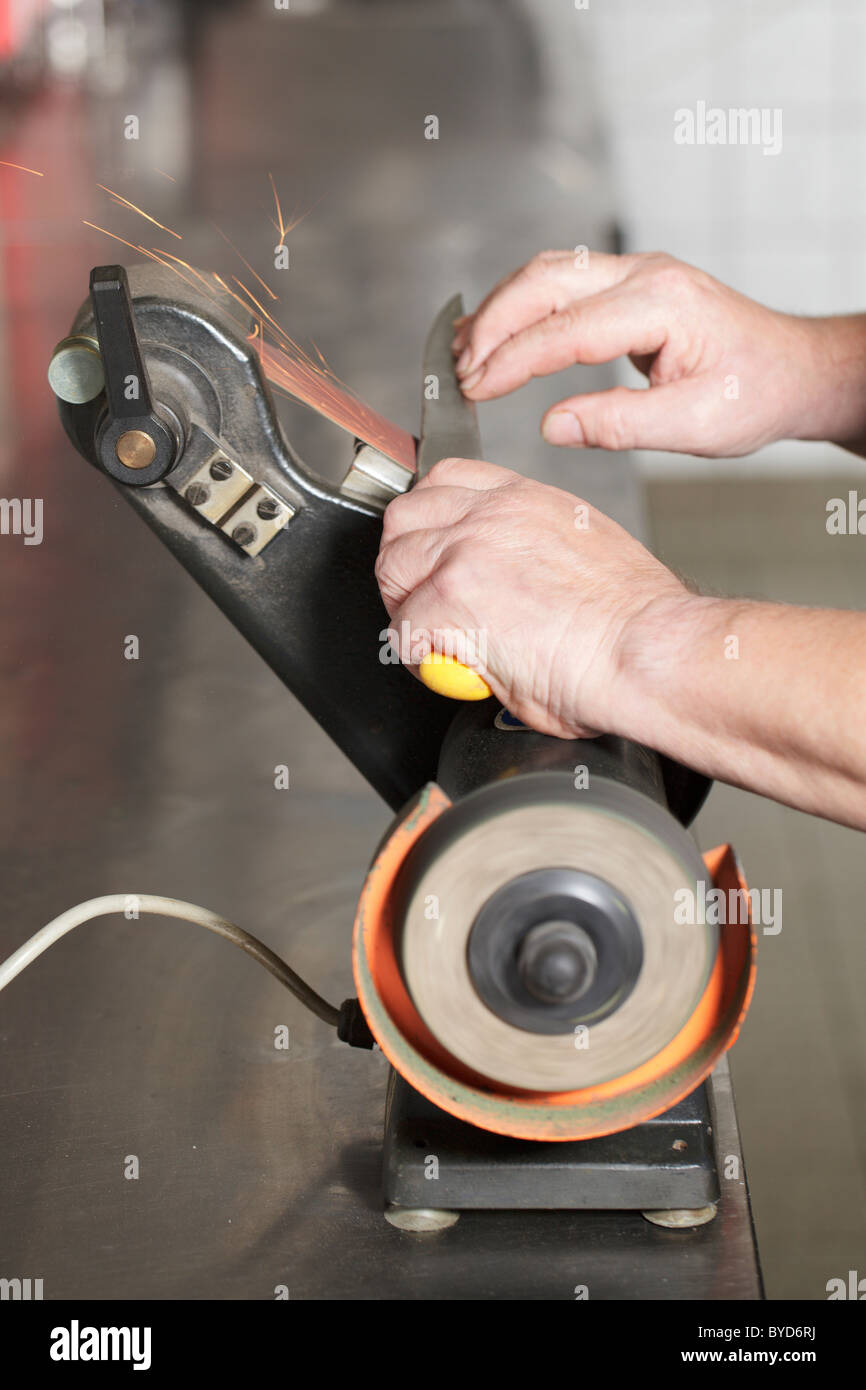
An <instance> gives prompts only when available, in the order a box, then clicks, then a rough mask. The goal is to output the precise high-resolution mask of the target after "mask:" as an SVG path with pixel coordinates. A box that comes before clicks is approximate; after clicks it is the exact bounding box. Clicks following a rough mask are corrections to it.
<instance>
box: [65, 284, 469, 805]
mask: <svg viewBox="0 0 866 1390" xmlns="http://www.w3.org/2000/svg"><path fill="white" fill-rule="evenodd" d="M239 313H240V311H239V309H238V307H237V303H236V301H235V300H234V299H233V298H232V297H231V296H230V295H229V294H227V293H224V292H221V291H219V290H218V289H217V288H216V287H214V289H213V291H212V292H211V291H210V290H208V292H207V293H205V292H204V291H202V293H201V294H199V293H198V292H197V291H196V290H194V289H192V288H190V287H188V286H187V284H186V283H185V282H184V281H183V280H181V279H180V278H179V277H178V276H177V275H176V274H174V273H172V272H170V271H169V270H167V269H164V268H162V267H161V266H156V265H143V266H134V267H132V268H131V269H130V270H129V272H128V278H127V272H126V271H124V270H123V268H122V267H120V266H103V267H98V268H97V269H95V270H94V271H93V273H92V275H91V295H90V298H89V299H88V300H87V301H86V302H85V303H84V304H83V306H82V308H81V310H80V312H79V314H78V315H77V317H76V319H75V322H74V324H73V327H72V330H71V335H70V337H68V338H66V339H64V341H63V342H62V343H61V344H60V345H59V346H58V348H57V350H56V352H55V355H54V358H53V360H52V366H51V370H50V373H49V377H50V380H51V384H52V386H53V387H54V389H55V392H56V394H57V395H58V400H59V407H60V415H61V419H62V422H63V425H64V428H65V430H66V432H67V434H68V436H69V438H70V439H71V441H72V443H73V444H74V445H75V447H76V449H77V450H78V452H79V453H81V454H82V455H83V456H84V458H86V459H87V460H88V461H89V462H90V463H92V464H93V465H94V466H95V467H97V468H98V469H99V470H100V471H102V472H104V473H106V474H107V475H108V476H109V477H110V478H111V479H112V481H113V482H114V483H115V484H116V486H117V487H118V488H119V489H120V490H121V492H122V493H123V494H124V496H125V497H126V500H127V501H128V502H129V503H130V505H131V506H133V507H134V508H135V510H136V511H137V512H139V513H140V515H141V516H142V517H143V518H144V520H145V521H146V522H147V524H148V525H149V526H150V527H151V529H152V530H153V531H155V532H156V534H157V535H158V536H159V538H160V539H161V540H162V541H163V542H164V543H165V545H166V546H167V547H168V549H169V550H171V551H172V552H173V554H174V555H175V556H176V557H177V559H178V560H179V561H180V562H181V564H182V565H183V566H184V568H185V569H187V570H188V571H189V572H190V574H191V575H192V576H193V577H194V578H195V579H196V580H197V582H198V583H199V584H200V585H201V587H202V588H203V589H204V590H205V591H206V592H207V593H208V594H209V595H210V597H211V598H212V599H213V600H214V602H215V603H216V604H217V605H218V606H219V607H220V608H221V609H222V611H223V612H224V613H225V614H226V616H227V617H228V618H229V620H230V621H231V622H232V623H233V625H234V626H235V627H236V628H238V629H239V631H240V632H241V633H242V634H243V635H244V637H246V638H247V640H248V641H249V642H250V643H251V645H252V646H253V647H254V648H255V650H256V651H257V652H258V653H259V654H260V655H261V656H262V657H263V658H264V660H265V661H266V662H267V663H268V665H269V666H270V667H271V668H272V670H273V671H274V672H275V673H276V674H277V676H279V678H280V680H281V681H283V683H284V684H285V685H286V686H287V687H288V688H289V690H291V691H292V693H293V694H294V695H295V696H296V697H297V698H298V699H299V700H300V701H301V703H302V704H303V705H304V706H305V708H306V709H307V710H308V711H309V712H310V714H312V715H313V717H314V718H315V719H316V720H317V721H318V723H319V724H320V725H321V726H322V728H323V729H324V730H325V732H326V733H327V734H328V735H329V736H330V737H331V738H332V739H333V740H334V742H335V743H336V744H337V745H338V746H339V747H340V748H341V749H342V750H343V752H344V753H345V754H346V755H347V757H349V758H350V759H351V761H352V762H353V763H354V764H355V766H356V767H357V768H358V769H359V771H360V772H362V773H363V775H364V776H365V777H366V778H367V780H368V781H369V782H370V783H371V784H372V786H373V787H374V788H375V789H376V791H377V792H378V793H379V794H380V795H381V796H382V797H383V798H384V800H385V801H386V802H387V803H388V804H389V805H390V806H391V807H392V808H393V809H395V810H397V809H399V808H400V807H401V806H403V805H404V804H405V802H406V801H407V800H408V799H409V797H410V796H412V795H413V794H414V793H415V792H416V791H417V790H418V788H419V787H421V786H423V785H424V784H425V783H426V782H428V781H432V780H433V779H434V778H435V776H436V770H437V764H438V758H439V750H440V746H441V744H442V740H443V737H444V734H445V731H446V728H447V726H448V724H449V723H450V722H451V720H452V719H453V717H454V708H453V705H451V703H450V702H449V701H447V700H442V699H441V698H440V697H439V696H437V695H435V694H433V693H432V692H431V691H429V690H427V689H426V688H425V687H424V686H423V685H421V684H420V682H418V681H416V680H414V679H413V678H412V676H411V675H410V674H409V672H408V671H406V670H405V669H403V668H402V667H401V666H400V665H399V664H398V663H396V660H395V658H394V657H393V656H390V659H389V653H388V649H387V644H386V639H385V638H384V635H383V634H384V631H385V629H387V627H388V618H387V614H386V612H385V609H384V606H383V604H382V601H381V598H380V595H379V591H378V587H377V584H376V580H375V575H374V566H375V561H376V556H377V554H378V550H379V543H380V538H381V529H382V510H383V506H384V504H385V503H386V502H387V501H388V500H389V499H390V497H391V496H395V495H396V494H397V493H398V492H399V491H402V490H405V488H406V487H407V486H408V485H409V484H410V483H411V481H412V475H411V474H410V473H409V472H408V470H407V469H405V468H403V467H401V465H400V464H399V463H398V462H395V461H393V460H388V459H386V458H385V457H384V456H382V455H378V454H377V453H376V451H374V450H372V449H370V447H369V446H362V445H360V443H359V442H358V441H356V453H355V462H354V463H353V467H352V468H351V469H350V473H349V477H348V478H347V480H346V482H345V483H344V484H343V486H342V487H340V488H335V487H332V486H330V485H329V484H327V483H325V482H324V481H322V480H321V479H319V478H316V477H314V476H313V475H312V474H311V473H310V472H309V471H308V470H307V469H306V468H305V467H304V465H303V464H302V463H301V461H300V459H299V458H298V457H297V455H296V454H295V452H294V450H293V449H292V448H291V447H290V445H289V444H288V443H287V442H286V440H285V438H284V437H283V434H282V431H281V428H280V425H279V423H278V421H277V417H276V414H275V411H274V407H273V403H272V400H271V395H270V391H269V389H268V387H267V385H266V383H265V380H264V376H263V372H262V368H261V364H260V361H259V356H258V353H257V352H256V350H255V347H254V345H253V342H252V341H250V340H248V339H247V337H246V336H245V333H246V331H249V332H250V333H251V334H252V333H253V331H254V329H255V322H254V320H253V319H252V317H250V319H249V323H248V324H243V323H241V322H240V319H239ZM91 393H92V394H91ZM88 396H89V399H85V397H88ZM371 475H372V476H371ZM365 491H366V495H365Z"/></svg>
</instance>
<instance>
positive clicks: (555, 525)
mask: <svg viewBox="0 0 866 1390" xmlns="http://www.w3.org/2000/svg"><path fill="white" fill-rule="evenodd" d="M376 574H377V577H378V580H379V587H380V589H381V591H382V597H383V599H384V601H385V606H386V608H387V609H388V613H389V614H390V617H391V629H392V632H393V634H394V637H393V638H392V642H393V645H395V646H396V647H397V649H398V651H399V652H400V655H401V657H402V658H403V660H404V661H406V662H407V664H412V663H417V662H418V661H420V660H421V658H422V657H423V656H425V655H426V653H427V652H428V651H429V650H431V649H433V650H437V651H446V652H448V653H449V654H451V655H455V656H457V657H458V659H460V660H463V659H465V658H464V656H463V655H462V653H461V651H460V648H459V647H457V648H456V649H455V648H453V647H451V645H450V641H449V639H450V638H451V637H452V636H453V635H454V634H460V633H462V634H466V635H469V636H470V638H474V639H475V642H474V651H475V652H476V653H478V654H480V660H476V661H475V662H470V664H474V665H476V666H477V668H478V669H479V670H480V672H481V674H482V675H483V676H484V677H485V678H486V680H487V681H488V683H489V684H490V686H491V688H492V690H493V693H494V695H496V696H497V698H498V699H499V700H501V701H502V703H503V704H504V705H505V706H506V707H507V708H508V709H509V710H511V712H512V713H513V714H516V715H517V716H518V717H519V718H520V719H522V720H524V722H525V723H527V724H529V725H531V727H532V728H534V729H539V730H540V731H541V732H542V733H549V734H556V735H558V736H559V737H560V738H568V737H574V736H581V735H586V734H593V733H613V734H620V735H621V736H622V737H624V738H630V739H634V740H635V741H636V742H637V743H645V744H647V745H648V746H649V747H650V748H656V749H657V750H658V751H659V752H660V753H667V754H668V755H669V756H670V757H672V758H677V759H678V760H679V761H680V762H683V763H686V764H687V765H688V766H689V767H693V768H695V769H696V771H699V772H705V773H707V774H708V776H710V777H719V778H722V779H723V780H724V781H726V782H733V783H735V784H736V785H738V786H741V787H748V788H750V789H751V790H752V791H757V792H760V793H761V794H762V795H764V796H772V797H775V798H776V799H777V800H779V801H784V802H786V803H787V804H788V805H789V806H798V807H800V808H801V809H802V810H805V811H813V812H814V813H816V814H817V815H823V816H828V817H830V818H831V819H833V820H840V821H843V822H844V823H845V824H847V825H856V826H859V827H860V828H862V829H866V739H864V737H863V734H862V732H861V730H862V722H863V721H862V713H863V704H864V698H866V614H863V613H848V612H832V611H822V610H821V609H818V608H793V607H786V606H784V605H782V604H770V603H752V602H749V601H747V600H743V599H718V598H702V597H700V596H699V595H696V594H692V593H689V592H687V591H686V590H685V589H684V588H683V586H682V585H681V584H680V582H679V581H678V580H677V579H676V578H675V577H674V575H672V574H671V573H670V571H669V570H667V569H665V567H664V565H662V564H660V563H659V561H658V560H655V559H654V558H653V556H652V555H650V554H649V552H648V551H646V550H645V549H644V548H643V546H642V545H639V544H638V542H637V541H635V540H633V539H632V537H631V536H629V535H628V533H627V532H626V531H623V530H622V528H621V527H619V526H617V525H616V524H615V523H614V522H613V521H611V520H609V518H608V517H606V516H603V515H602V514H601V513H600V512H597V511H594V510H593V508H591V507H589V506H588V505H587V504H586V503H584V502H581V501H579V500H578V499H577V498H576V497H573V496H572V495H571V494H570V493H567V492H560V491H559V490H558V489H556V488H551V487H544V486H542V484H540V483H535V482H530V481H529V480H528V479H526V478H522V477H520V476H519V474H517V473H510V472H508V471H507V470H505V469H503V468H495V467H494V466H493V464H490V463H481V462H479V461H478V460H475V459H444V460H443V461H442V462H441V463H439V464H437V465H436V467H435V468H433V469H431V471H430V473H429V474H428V475H427V477H426V478H423V479H422V480H421V482H419V483H417V484H416V485H415V487H414V488H413V489H412V491H411V492H408V493H406V494H405V495H404V496H401V497H397V498H395V499H394V501H393V502H391V503H390V505H389V506H388V509H387V511H386V512H385V526H384V536H383V542H382V549H381V551H380V554H379V559H378V562H377V565H376ZM437 634H439V636H438V637H437ZM441 637H444V638H445V639H446V640H444V641H443V640H440V638H441ZM479 639H480V640H479ZM472 649H473V642H472V641H471V640H470V642H469V644H468V648H467V650H472Z"/></svg>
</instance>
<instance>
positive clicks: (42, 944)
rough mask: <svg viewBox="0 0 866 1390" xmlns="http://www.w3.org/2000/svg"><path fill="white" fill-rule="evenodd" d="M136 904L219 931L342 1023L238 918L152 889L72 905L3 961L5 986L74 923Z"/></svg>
mask: <svg viewBox="0 0 866 1390" xmlns="http://www.w3.org/2000/svg"><path fill="white" fill-rule="evenodd" d="M131 908H132V909H134V911H135V912H136V914H141V913H146V914H150V915H154V916H157V917H175V918H177V919H179V920H180V921H182V922H194V923H195V924H196V925H197V926H199V927H206V928H207V930H208V931H212V932H216V933H217V935H218V936H224V937H225V938H226V940H227V941H231V942H232V943H233V944H234V945H235V946H239V947H240V949H241V950H242V951H246V953H247V955H249V956H252V958H253V960H257V961H258V962H259V964H260V965H263V966H264V967H265V969H266V970H268V971H270V973H271V974H272V975H273V976H274V977H275V979H277V980H279V981H280V984H282V985H285V987H286V988H287V989H290V990H291V991H292V993H293V994H294V995H295V996H296V997H297V998H298V999H300V1000H301V1002H302V1003H303V1004H306V1006H307V1008H308V1009H310V1010H311V1011H312V1012H313V1013H314V1014H316V1016H317V1017H318V1018H320V1019H322V1020H323V1022H325V1023H330V1024H332V1025H333V1026H334V1027H336V1026H337V1023H338V1022H339V1018H340V1010H339V1009H336V1008H334V1006H333V1004H329V1003H328V1002H327V1000H325V999H323V998H322V997H321V995H319V994H317V993H316V992H315V990H314V989H311V988H310V986H309V985H308V984H307V983H306V981H305V980H302V979H301V977H300V975H296V974H295V972H294V970H292V969H291V968H290V967H289V966H288V965H286V962H285V961H284V960H280V957H279V956H277V955H274V952H273V951H272V950H271V949H270V947H268V946H265V945H264V943H263V942H261V941H259V940H258V939H257V938H256V937H254V936H251V935H250V933H249V932H246V931H244V930H243V928H242V927H236V926H235V924H234V923H233V922H228V921H226V919H225V918H224V917H218V916H217V915H216V913H215V912H210V911H208V909H207V908H206V907H197V906H196V904H195V903H185V902H181V900H180V899H179V898H161V897H157V896H155V895H154V894H153V893H109V894H107V895H106V896H105V897H103V898H89V899H88V901H87V902H84V903H78V905H77V906H76V907H70V908H67V910H66V911H65V912H61V914H60V916H59V917H55V918H54V920H53V921H51V922H49V923H48V924H47V926H44V927H43V928H42V929H41V931H38V932H36V934H35V935H34V936H31V938H30V940H29V941H25V943H24V945H23V946H19V948H18V950H17V951H14V952H13V954H12V955H11V956H10V957H9V958H8V960H4V961H3V963H2V964H0V990H3V989H5V988H6V986H7V985H8V984H9V983H10V981H12V980H14V979H15V976H16V975H20V974H21V971H22V970H26V968H27V966H28V965H30V964H31V963H32V962H33V961H34V960H35V959H36V957H37V956H41V955H42V952H43V951H47V950H48V947H49V946H53V945H54V943H55V941H59V940H60V938H61V936H65V935H66V933H67V932H69V931H72V929H73V928H74V927H80V926H81V924H82V923H83V922H91V921H92V920H93V918H94V917H108V916H111V915H113V914H114V913H122V914H129V912H130V909H131Z"/></svg>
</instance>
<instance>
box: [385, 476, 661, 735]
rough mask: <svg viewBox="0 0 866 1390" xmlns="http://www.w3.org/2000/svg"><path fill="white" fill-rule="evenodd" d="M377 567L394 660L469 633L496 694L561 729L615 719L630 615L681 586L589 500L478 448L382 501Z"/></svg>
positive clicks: (547, 728)
mask: <svg viewBox="0 0 866 1390" xmlns="http://www.w3.org/2000/svg"><path fill="white" fill-rule="evenodd" d="M376 575H377V578H378V581H379V588H380V590H381V593H382V598H383V600H384V603H385V606H386V608H387V610H388V613H389V615H390V617H391V625H392V631H393V632H394V645H395V646H396V647H397V649H398V650H399V651H400V654H401V656H402V657H403V659H404V660H406V661H407V662H409V661H410V660H411V661H414V662H416V663H417V661H419V660H420V659H421V656H423V655H424V654H426V650H428V649H429V648H431V647H432V648H433V649H435V650H439V651H442V650H447V646H448V643H447V641H446V640H443V639H444V636H445V635H447V634H453V633H455V632H460V633H463V634H467V635H468V636H469V639H470V640H469V644H468V645H469V647H474V648H475V651H476V653H477V652H480V653H481V654H482V658H483V659H482V660H481V661H479V662H477V665H478V667H479V669H480V671H481V674H482V675H483V676H484V677H485V678H486V679H487V681H488V683H489V684H490V686H491V688H492V690H493V692H494V694H495V695H496V696H497V697H498V698H499V699H500V700H501V701H502V702H503V704H505V705H506V706H507V707H508V709H509V710H511V712H512V713H513V714H515V715H517V716H518V718H520V719H522V720H523V721H524V722H525V723H527V724H531V725H532V727H533V728H535V729H539V730H541V731H542V732H543V733H550V734H556V735H558V736H560V737H575V736H578V735H581V734H586V733H600V732H609V731H616V729H615V720H616V708H617V703H618V699H620V698H622V699H623V700H624V698H625V695H626V691H625V689H624V685H625V675H624V672H623V670H622V669H621V664H620V652H621V650H622V648H623V645H624V644H625V643H626V642H627V640H628V634H629V629H630V625H631V624H632V622H633V620H634V619H636V617H637V615H638V614H639V613H641V612H642V611H643V610H645V609H646V608H647V607H648V606H649V605H651V604H652V603H653V601H654V600H655V599H657V598H662V597H665V598H668V599H671V598H673V599H675V598H676V597H677V596H678V595H684V590H683V588H682V585H681V584H680V583H679V581H678V580H677V579H676V578H675V577H674V576H673V575H672V574H671V573H670V571H669V570H667V569H665V567H664V565H662V564H661V563H660V562H659V561H658V560H656V559H654V558H653V556H652V555H650V553H649V552H648V551H647V550H645V549H644V547H643V546H642V545H640V544H639V543H638V542H637V541H636V540H634V539H633V538H632V537H631V536H630V535H629V534H628V532H626V531H624V530H623V529H622V527H620V526H617V525H616V523H615V522H613V521H611V520H610V519H609V518H608V517H606V516H604V515H603V514H602V513H601V512H597V511H595V510H594V509H593V508H592V507H590V506H589V505H588V503H585V502H581V501H580V500H579V499H578V498H576V497H574V496H572V494H571V493H568V492H561V491H560V490H559V489H557V488H552V487H545V486H544V485H542V484H541V483H537V482H532V481H530V480H529V479H527V478H523V477H521V476H520V475H519V474H517V473H511V472H509V471H508V470H507V469H504V468H497V467H495V466H494V465H493V464H490V463H482V462H480V461H478V460H476V459H444V460H443V461H442V462H441V463H438V464H437V465H436V467H435V468H433V469H431V471H430V472H429V473H428V474H427V476H426V477H425V478H423V479H422V480H421V481H420V482H419V483H417V484H416V486H415V487H414V488H413V489H412V490H411V492H408V493H405V494H404V495H403V496H401V497H397V498H395V500H394V501H393V502H391V503H390V505H389V507H388V509H387V511H386V512H385V523H384V533H383V539H382V549H381V552H380V554H379V560H378V563H377V566H376ZM686 597H687V596H686ZM437 633H439V634H440V635H442V636H441V637H440V639H439V640H437V637H436V634H437ZM473 639H474V640H473ZM453 654H454V655H457V656H461V653H460V651H459V650H458V651H455V652H454V653H453Z"/></svg>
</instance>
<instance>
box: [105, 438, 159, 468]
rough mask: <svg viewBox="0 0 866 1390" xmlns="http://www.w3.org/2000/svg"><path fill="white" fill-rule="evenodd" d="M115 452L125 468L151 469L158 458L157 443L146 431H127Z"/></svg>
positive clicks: (116, 445) (118, 442) (120, 439)
mask: <svg viewBox="0 0 866 1390" xmlns="http://www.w3.org/2000/svg"><path fill="white" fill-rule="evenodd" d="M114 452H115V454H116V455H117V457H118V460H119V461H120V462H121V463H122V464H123V466H124V468H149V467H150V465H151V464H152V463H153V461H154V459H155V458H156V443H155V441H154V439H153V436H152V435H150V434H147V433H146V432H145V431H144V430H126V432H125V433H124V434H122V435H121V436H120V438H119V439H118V441H117V443H116V444H115V446H114Z"/></svg>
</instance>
